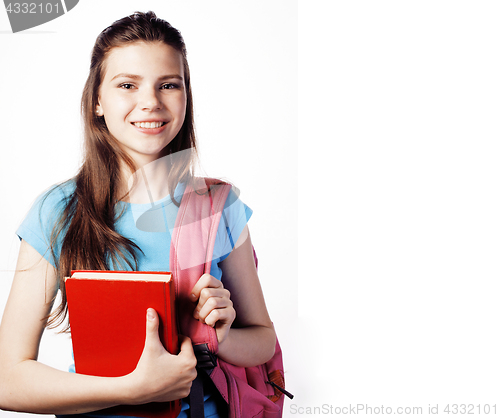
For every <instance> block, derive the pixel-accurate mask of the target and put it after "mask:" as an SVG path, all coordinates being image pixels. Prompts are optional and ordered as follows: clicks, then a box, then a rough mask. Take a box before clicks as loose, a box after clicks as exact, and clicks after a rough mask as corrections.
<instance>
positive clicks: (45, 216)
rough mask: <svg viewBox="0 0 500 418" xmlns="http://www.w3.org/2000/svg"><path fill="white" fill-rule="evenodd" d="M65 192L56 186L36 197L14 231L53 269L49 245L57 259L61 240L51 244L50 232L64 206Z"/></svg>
mask: <svg viewBox="0 0 500 418" xmlns="http://www.w3.org/2000/svg"><path fill="white" fill-rule="evenodd" d="M67 192H68V190H67V187H64V186H62V185H56V186H52V187H51V188H49V189H48V190H47V191H45V192H44V193H42V194H41V195H40V196H38V198H37V199H36V200H35V203H34V204H33V206H32V207H31V209H30V210H29V212H28V214H27V215H26V217H25V218H24V220H23V221H22V223H21V225H20V226H19V228H18V229H17V231H16V234H17V236H18V237H19V239H22V240H24V241H26V242H27V243H28V244H29V245H31V246H32V247H33V248H34V249H35V250H36V251H38V253H39V254H40V255H42V256H43V257H44V258H45V259H46V260H47V261H48V262H49V263H50V264H52V265H53V266H54V267H55V263H54V259H53V256H52V252H51V245H53V247H54V251H55V254H56V257H58V255H59V253H60V245H61V240H60V239H58V240H57V241H55V242H54V243H51V239H52V231H53V229H54V226H55V225H56V223H57V222H58V221H59V219H60V218H61V214H62V212H63V211H64V208H65V206H66V202H67V198H68V195H67Z"/></svg>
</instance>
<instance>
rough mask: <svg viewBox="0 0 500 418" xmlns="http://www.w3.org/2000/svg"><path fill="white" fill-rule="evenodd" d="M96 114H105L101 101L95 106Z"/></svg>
mask: <svg viewBox="0 0 500 418" xmlns="http://www.w3.org/2000/svg"><path fill="white" fill-rule="evenodd" d="M95 114H96V115H97V116H104V111H103V110H102V106H101V104H100V103H99V104H98V105H97V106H96V107H95Z"/></svg>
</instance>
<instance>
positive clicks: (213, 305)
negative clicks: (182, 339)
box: [191, 274, 236, 344]
mask: <svg viewBox="0 0 500 418" xmlns="http://www.w3.org/2000/svg"><path fill="white" fill-rule="evenodd" d="M230 297H231V294H230V293H229V290H227V289H224V286H223V284H222V282H221V281H220V280H217V279H216V278H215V277H213V276H211V275H210V274H204V275H203V276H201V277H200V279H199V280H198V282H197V283H196V284H195V286H194V287H193V290H191V300H192V301H193V302H196V301H198V305H197V306H196V309H195V310H194V314H193V316H194V317H195V319H198V320H199V321H201V322H203V323H205V324H207V325H210V326H211V327H215V331H216V333H217V341H218V342H219V344H220V343H222V342H223V341H224V340H225V339H226V338H227V335H228V334H229V330H230V328H231V325H232V323H233V321H234V319H235V318H236V311H235V310H234V308H233V302H231V298H230Z"/></svg>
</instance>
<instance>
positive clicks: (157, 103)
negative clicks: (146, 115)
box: [139, 88, 162, 112]
mask: <svg viewBox="0 0 500 418" xmlns="http://www.w3.org/2000/svg"><path fill="white" fill-rule="evenodd" d="M159 93H160V92H159V91H157V90H156V89H155V88H143V89H142V91H141V96H140V101H139V106H140V108H141V110H145V111H150V112H152V111H154V110H158V109H161V108H162V102H161V100H160V97H159Z"/></svg>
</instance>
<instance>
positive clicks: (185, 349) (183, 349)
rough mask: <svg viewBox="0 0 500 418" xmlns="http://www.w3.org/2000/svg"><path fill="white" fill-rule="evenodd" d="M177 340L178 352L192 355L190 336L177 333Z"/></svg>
mask: <svg viewBox="0 0 500 418" xmlns="http://www.w3.org/2000/svg"><path fill="white" fill-rule="evenodd" d="M179 342H180V347H179V354H180V353H183V354H186V355H190V354H192V355H193V356H194V351H193V343H192V342H191V338H189V337H186V336H185V335H179Z"/></svg>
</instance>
